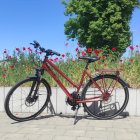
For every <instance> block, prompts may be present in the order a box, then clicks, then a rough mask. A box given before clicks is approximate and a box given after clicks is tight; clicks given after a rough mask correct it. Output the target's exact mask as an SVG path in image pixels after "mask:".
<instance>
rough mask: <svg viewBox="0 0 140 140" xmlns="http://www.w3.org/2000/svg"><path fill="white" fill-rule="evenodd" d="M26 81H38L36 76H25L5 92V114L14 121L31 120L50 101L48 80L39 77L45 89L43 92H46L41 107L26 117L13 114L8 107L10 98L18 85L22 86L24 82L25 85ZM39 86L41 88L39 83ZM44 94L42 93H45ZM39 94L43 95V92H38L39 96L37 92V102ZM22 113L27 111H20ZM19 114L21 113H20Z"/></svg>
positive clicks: (39, 97)
mask: <svg viewBox="0 0 140 140" xmlns="http://www.w3.org/2000/svg"><path fill="white" fill-rule="evenodd" d="M28 82H38V79H37V78H36V77H29V78H27V79H25V80H22V81H20V82H19V83H17V84H16V85H15V86H13V87H12V88H11V90H10V91H9V92H8V94H7V96H6V99H5V103H4V107H5V112H6V114H7V115H8V116H9V117H10V118H11V119H13V120H15V121H28V120H31V119H34V118H35V117H36V116H38V115H39V114H40V113H41V112H43V110H44V109H45V108H46V106H47V105H48V102H49V101H50V95H51V88H50V85H49V84H48V82H47V81H46V80H45V79H43V78H42V79H41V80H40V83H41V84H43V85H44V87H45V91H43V92H46V93H45V94H46V99H45V102H44V103H43V105H42V106H41V108H40V109H39V110H38V111H37V112H34V113H33V114H32V115H30V116H27V117H19V116H17V114H13V112H12V111H11V109H10V107H11V106H10V103H9V102H10V99H11V98H12V96H14V93H15V94H16V92H15V91H16V90H17V89H18V88H19V87H20V86H22V87H23V85H24V84H25V85H27V83H28ZM42 87H43V86H42ZM23 88H24V87H23ZM39 88H41V87H40V85H39ZM21 94H23V93H21ZM45 94H44V95H45ZM41 95H43V94H40V96H39V94H38V102H39V99H41ZM18 96H19V95H18ZM21 102H23V101H21ZM18 113H20V112H18ZM24 113H27V112H22V114H24ZM22 114H21V115H22Z"/></svg>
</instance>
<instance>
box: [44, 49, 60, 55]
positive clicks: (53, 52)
mask: <svg viewBox="0 0 140 140" xmlns="http://www.w3.org/2000/svg"><path fill="white" fill-rule="evenodd" d="M47 52H49V53H52V54H55V55H57V56H60V55H61V54H60V53H58V52H55V51H53V50H50V49H48V50H47Z"/></svg>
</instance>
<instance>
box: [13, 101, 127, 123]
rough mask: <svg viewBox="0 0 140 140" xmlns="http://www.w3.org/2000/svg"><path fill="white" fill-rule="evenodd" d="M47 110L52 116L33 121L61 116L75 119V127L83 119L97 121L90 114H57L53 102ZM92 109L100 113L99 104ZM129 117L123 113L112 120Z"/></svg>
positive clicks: (37, 118) (43, 116)
mask: <svg viewBox="0 0 140 140" xmlns="http://www.w3.org/2000/svg"><path fill="white" fill-rule="evenodd" d="M115 104H116V103H115ZM115 104H111V106H112V105H115ZM105 107H108V106H105ZM47 109H48V110H49V111H50V113H51V114H49V115H42V116H37V117H36V118H34V119H32V120H42V119H47V118H51V117H55V116H59V117H61V118H73V119H74V125H76V124H77V123H78V122H79V121H80V120H82V119H88V120H97V119H96V118H93V117H91V116H90V115H88V114H84V115H77V116H75V115H70V114H62V112H60V113H56V112H55V109H54V107H53V104H52V102H51V101H50V103H49V105H48V106H47ZM90 109H92V110H95V111H96V112H95V113H98V112H99V111H100V110H99V108H97V104H96V103H93V104H91V106H90ZM111 111H113V110H110V111H108V110H107V111H106V113H110V112H111ZM84 112H85V110H84ZM128 116H129V112H122V113H121V114H119V116H118V117H115V118H113V119H110V120H118V119H124V118H126V117H128ZM99 120H102V119H99ZM103 120H104V119H103ZM27 121H31V120H27ZM27 121H21V122H13V123H12V124H16V123H23V122H27Z"/></svg>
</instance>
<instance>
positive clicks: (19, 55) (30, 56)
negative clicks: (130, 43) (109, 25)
mask: <svg viewBox="0 0 140 140" xmlns="http://www.w3.org/2000/svg"><path fill="white" fill-rule="evenodd" d="M131 51H133V50H131ZM132 54H133V55H132V56H131V58H125V59H122V60H120V59H117V60H116V61H112V59H111V56H109V57H106V58H105V57H102V56H101V55H100V56H101V59H100V60H99V61H96V62H95V63H91V64H90V65H89V70H90V71H91V73H92V75H95V73H97V72H96V70H95V69H119V70H121V77H122V78H123V79H124V80H125V81H126V82H127V83H128V84H129V85H130V87H133V88H139V87H140V62H139V60H140V54H139V52H138V51H136V52H134V51H133V53H132ZM38 57H40V58H43V56H42V53H40V52H36V53H35V52H34V51H33V50H32V49H31V48H24V49H19V48H16V50H15V51H14V52H13V55H12V56H10V55H9V54H8V53H7V51H6V50H5V51H4V52H3V59H4V60H3V61H1V62H0V79H1V80H0V86H12V85H15V84H16V83H17V82H18V81H20V80H23V79H25V78H26V77H27V76H31V75H34V73H35V71H34V68H35V67H37V66H36V65H35V64H38V65H41V61H38ZM53 61H54V63H55V64H56V65H57V66H58V67H59V68H60V69H61V70H62V71H63V72H64V73H66V75H67V76H68V77H70V78H71V79H72V80H73V81H74V82H75V83H78V82H79V81H80V78H81V74H82V71H83V69H84V67H85V64H86V62H85V61H84V60H78V59H73V57H72V56H70V55H66V54H65V55H64V54H63V55H62V56H61V57H60V59H57V58H55V59H53ZM56 74H57V73H56ZM57 75H58V76H59V78H60V79H61V80H62V82H63V83H64V85H65V86H71V85H70V84H69V83H68V82H67V81H66V80H65V79H64V78H62V77H61V76H60V75H59V74H57ZM43 77H44V78H45V79H46V80H47V81H48V82H49V83H50V84H51V86H56V82H55V81H54V80H53V79H52V78H51V77H50V76H49V75H48V74H46V73H45V74H44V75H43ZM86 80H87V78H86V79H85V81H86Z"/></svg>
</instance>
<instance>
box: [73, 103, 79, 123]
mask: <svg viewBox="0 0 140 140" xmlns="http://www.w3.org/2000/svg"><path fill="white" fill-rule="evenodd" d="M79 108H80V105H77V106H76V110H75V119H74V125H75V124H76V122H77V114H78V109H79Z"/></svg>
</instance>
